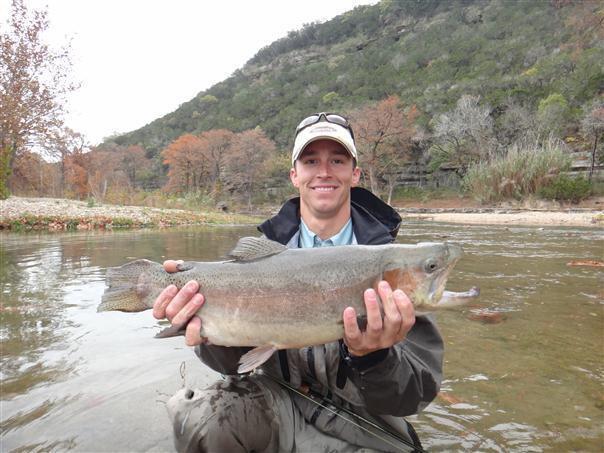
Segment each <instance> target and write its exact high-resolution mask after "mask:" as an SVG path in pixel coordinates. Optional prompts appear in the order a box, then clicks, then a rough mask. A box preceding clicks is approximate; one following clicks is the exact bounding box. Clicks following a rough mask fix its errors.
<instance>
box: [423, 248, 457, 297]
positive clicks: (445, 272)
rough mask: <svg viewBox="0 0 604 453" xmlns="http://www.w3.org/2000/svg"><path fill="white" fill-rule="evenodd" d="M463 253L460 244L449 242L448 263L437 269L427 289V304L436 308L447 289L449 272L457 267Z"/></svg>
mask: <svg viewBox="0 0 604 453" xmlns="http://www.w3.org/2000/svg"><path fill="white" fill-rule="evenodd" d="M462 255H463V250H462V248H461V247H460V246H458V245H455V244H449V243H447V264H446V265H445V266H444V267H443V268H442V269H440V270H439V271H437V275H435V276H434V278H433V279H432V280H431V281H430V286H429V288H428V291H427V297H426V298H427V300H426V301H425V305H426V306H428V307H431V308H434V307H436V306H437V305H438V302H439V301H440V299H441V298H442V295H443V293H444V291H445V285H446V283H447V279H448V278H449V274H450V273H451V271H452V270H453V268H454V267H455V264H456V263H457V262H458V261H459V259H460V258H461V257H462Z"/></svg>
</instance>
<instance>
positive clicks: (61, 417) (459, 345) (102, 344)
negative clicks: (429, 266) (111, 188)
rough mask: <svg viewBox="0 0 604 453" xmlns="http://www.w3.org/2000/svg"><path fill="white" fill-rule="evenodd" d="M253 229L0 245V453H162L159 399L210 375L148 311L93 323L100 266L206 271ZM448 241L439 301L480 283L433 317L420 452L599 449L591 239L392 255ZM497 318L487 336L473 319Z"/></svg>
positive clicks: (102, 316)
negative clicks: (186, 265)
mask: <svg viewBox="0 0 604 453" xmlns="http://www.w3.org/2000/svg"><path fill="white" fill-rule="evenodd" d="M255 234H256V232H255V229H254V228H252V227H203V228H201V227H196V228H184V229H183V228H179V229H167V230H137V231H116V232H86V233H56V234H50V233H40V234H36V233H28V234H15V233H1V234H0V240H1V246H0V290H1V295H2V305H1V307H0V309H1V310H0V316H1V324H0V345H1V359H0V360H1V365H2V367H1V371H0V384H1V402H0V404H1V408H0V409H1V410H0V417H1V419H0V434H1V445H0V450H1V451H2V452H9V451H49V450H54V451H64V450H74V451H171V450H173V447H172V434H171V426H170V425H169V421H168V417H167V413H166V409H165V402H166V401H167V399H168V398H169V396H170V395H171V394H173V393H174V392H175V391H176V390H178V389H179V388H181V387H182V386H183V385H185V383H186V385H187V386H189V387H203V386H205V385H207V384H208V383H210V382H212V381H213V380H215V379H219V378H220V376H219V375H217V374H216V373H214V372H212V371H211V370H209V369H208V368H206V367H205V366H203V365H202V364H201V363H200V362H199V361H198V360H197V359H196V357H195V356H194V354H193V352H192V351H191V350H190V349H189V348H188V347H186V346H185V345H184V342H183V340H182V338H171V339H165V340H156V339H153V338H152V337H153V335H154V334H155V333H156V332H158V331H159V330H160V329H161V328H162V323H160V322H157V321H156V320H154V319H153V317H152V315H151V313H150V312H148V311H147V312H144V313H136V314H126V313H115V312H106V313H97V312H96V306H97V305H98V303H99V301H100V297H101V294H102V292H103V289H104V274H105V270H106V268H107V267H111V266H117V265H120V264H123V263H124V262H126V261H129V260H132V259H135V258H148V259H151V260H154V261H163V260H164V259H167V258H180V259H184V260H216V259H220V258H221V257H223V256H224V255H225V254H226V253H227V252H228V251H229V250H230V248H232V246H233V245H234V244H235V242H236V240H237V238H239V237H241V236H245V235H255ZM434 240H437V241H444V240H447V241H451V242H455V243H458V244H461V245H462V246H463V247H464V250H465V251H466V255H465V256H464V258H463V259H462V260H461V261H460V262H459V263H458V265H457V266H456V268H455V270H454V271H453V273H452V275H451V277H450V279H449V284H448V288H447V289H449V290H453V291H465V290H467V289H469V288H470V287H471V286H474V285H476V286H479V287H480V289H481V296H480V298H479V299H478V301H477V302H476V303H475V304H473V305H472V306H469V307H464V308H462V309H455V310H450V311H444V312H439V313H438V314H437V315H436V316H437V322H438V325H439V327H440V328H441V331H442V334H443V337H444V339H445V344H446V355H445V380H444V382H443V385H442V389H441V390H442V393H441V395H440V396H439V397H438V398H437V399H436V400H435V401H434V402H433V403H432V404H431V405H430V406H428V408H426V410H425V411H424V412H422V413H421V414H420V415H417V416H413V417H410V420H411V421H412V422H413V423H414V425H415V426H416V429H417V431H418V433H419V435H420V437H421V438H422V441H423V443H424V446H425V447H426V448H427V449H429V450H431V451H459V450H468V451H476V450H480V451H544V450H554V451H568V450H583V451H601V450H602V447H603V445H604V278H603V277H604V272H603V270H602V268H593V267H570V266H567V262H569V261H571V260H574V259H597V260H602V259H603V254H604V232H603V231H602V230H601V229H599V230H598V229H590V228H562V227H560V228H553V227H548V228H536V227H520V226H517V227H503V226H476V225H475V226H467V225H450V224H437V223H429V224H426V223H422V222H410V223H405V224H404V225H403V226H402V228H401V232H400V235H399V239H398V241H399V242H401V243H416V242H420V241H434ZM481 310H487V311H488V312H489V313H497V317H496V318H495V319H491V321H497V322H494V323H490V322H486V321H487V320H485V319H481V318H480V316H477V314H478V313H480V312H481Z"/></svg>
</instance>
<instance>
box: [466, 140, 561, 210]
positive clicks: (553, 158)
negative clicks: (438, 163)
mask: <svg viewBox="0 0 604 453" xmlns="http://www.w3.org/2000/svg"><path fill="white" fill-rule="evenodd" d="M570 166H571V158H570V157H569V155H568V153H567V152H566V150H565V149H564V147H563V145H562V144H561V143H559V142H556V141H553V140H550V141H548V142H546V143H544V144H542V145H541V144H533V145H524V146H513V147H512V148H510V149H509V150H508V152H507V153H506V154H505V155H504V156H499V157H496V158H494V159H492V160H490V161H486V162H479V163H477V164H475V165H473V166H471V167H470V168H469V169H468V172H467V173H466V175H465V177H464V180H463V188H464V190H465V191H466V192H467V193H469V194H470V195H472V196H473V197H474V198H475V199H477V200H478V201H480V202H481V203H487V202H497V201H501V200H506V199H516V200H521V199H523V198H527V197H530V196H532V195H535V194H537V193H538V192H539V191H541V190H542V189H543V188H544V187H546V186H548V185H549V184H551V183H552V181H553V180H555V179H556V178H557V176H558V175H559V174H560V173H562V172H565V171H567V170H568V169H569V168H570Z"/></svg>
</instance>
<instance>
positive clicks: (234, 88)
mask: <svg viewBox="0 0 604 453" xmlns="http://www.w3.org/2000/svg"><path fill="white" fill-rule="evenodd" d="M603 18H604V8H603V7H602V3H600V2H597V1H583V0H579V1H572V0H553V1H514V2H512V1H506V0H490V1H486V0H409V1H405V2H402V1H390V0H384V1H382V2H380V3H378V4H376V5H373V6H363V7H357V8H355V9H354V10H352V11H349V12H347V13H345V14H342V15H340V16H337V17H335V18H333V19H331V20H329V21H327V22H324V23H313V24H309V25H307V26H305V27H304V28H302V29H300V30H296V31H292V32H290V33H289V34H288V36H287V37H284V38H282V39H279V40H277V41H275V42H274V43H272V44H271V45H269V46H267V47H265V48H263V49H260V50H259V51H258V53H257V54H256V55H255V56H254V57H253V58H252V59H250V60H249V61H248V62H247V63H246V64H245V65H244V66H243V67H242V68H241V69H239V70H237V71H235V73H234V74H233V75H232V76H231V77H229V78H227V79H226V80H224V81H222V82H220V83H218V84H216V85H214V86H212V87H211V88H209V89H207V90H205V91H202V92H200V93H199V94H198V95H197V96H195V97H194V98H193V99H191V100H190V101H188V102H186V103H184V104H182V105H181V106H180V107H179V108H178V109H177V110H175V111H174V112H171V113H169V114H167V115H165V116H163V117H161V118H158V119H157V120H155V121H153V122H151V123H150V124H148V125H146V126H144V127H142V128H140V129H138V130H135V131H133V132H130V133H127V134H124V135H121V136H118V137H114V138H113V139H112V141H114V142H115V143H116V144H118V145H135V144H136V145H141V146H142V147H144V148H145V149H146V150H147V153H148V155H149V156H157V155H158V153H159V152H160V151H161V150H162V149H163V148H164V147H166V146H167V145H168V144H169V143H170V142H172V141H173V140H175V139H176V138H178V137H180V136H181V135H182V134H184V133H194V134H196V133H200V132H202V131H207V130H211V129H217V128H221V129H229V130H232V131H235V132H238V131H243V130H246V129H251V128H254V127H256V126H260V127H261V128H262V129H263V130H264V131H265V132H266V134H267V136H268V137H269V138H271V139H272V140H274V141H275V142H276V143H277V145H278V146H279V147H281V148H283V149H288V148H289V147H290V146H291V140H292V131H293V130H294V128H295V126H296V123H297V122H298V121H299V119H300V118H302V117H304V116H305V115H307V114H308V113H309V112H314V111H321V110H326V111H341V112H348V111H350V110H353V109H355V108H358V107H360V106H362V105H363V104H365V103H368V102H371V101H377V100H380V99H383V98H385V97H387V96H389V95H393V94H394V95H398V96H399V97H400V98H401V99H402V100H403V102H404V103H405V104H406V105H411V104H415V105H417V107H418V109H419V111H420V112H421V117H420V119H419V122H420V124H423V126H424V127H425V128H426V130H427V131H429V130H430V121H431V120H432V118H434V117H435V116H437V115H438V114H440V113H442V112H446V111H448V110H450V109H451V108H452V107H453V106H454V105H455V103H456V101H457V100H458V99H459V98H460V97H461V96H462V95H466V94H470V95H477V96H480V97H481V100H482V101H483V102H484V103H485V104H488V105H489V106H490V107H491V108H492V111H491V116H492V117H493V119H494V120H495V121H496V123H497V122H499V123H501V122H502V121H504V120H505V114H506V112H507V111H508V110H509V109H510V106H511V105H519V106H522V107H523V108H525V109H527V110H528V111H531V112H534V113H537V111H538V109H539V106H540V103H543V102H544V101H545V100H547V99H548V97H551V96H552V95H559V96H561V98H562V99H563V100H564V102H565V103H566V105H567V106H568V109H567V110H568V112H569V113H568V118H567V120H568V122H569V124H571V126H572V125H575V126H576V127H575V129H576V128H578V124H579V120H580V117H581V113H582V112H583V110H584V108H585V107H586V106H587V105H589V104H590V103H591V102H592V101H593V100H594V99H595V98H597V97H598V96H601V94H602V91H603V87H604V68H603V66H604V40H603V36H604V35H603V32H602V30H603V28H604V27H603V25H602V20H603ZM191 52H192V53H194V52H195V49H191ZM158 89H161V87H158ZM571 129H572V128H571Z"/></svg>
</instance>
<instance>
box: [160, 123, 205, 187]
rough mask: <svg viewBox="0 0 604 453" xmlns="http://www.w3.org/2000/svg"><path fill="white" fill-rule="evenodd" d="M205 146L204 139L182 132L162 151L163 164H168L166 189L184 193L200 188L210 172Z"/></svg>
mask: <svg viewBox="0 0 604 453" xmlns="http://www.w3.org/2000/svg"><path fill="white" fill-rule="evenodd" d="M206 151H207V146H206V143H205V141H204V140H202V139H201V138H199V137H197V136H195V135H191V134H184V135H181V136H180V137H178V138H177V139H176V140H174V141H173V142H172V143H170V145H168V147H167V148H166V149H164V150H163V151H162V156H163V158H164V164H166V165H169V166H170V169H169V170H168V182H167V183H166V186H165V188H166V190H167V191H169V192H176V193H183V192H184V193H186V192H192V191H196V190H199V189H201V188H202V187H203V186H204V185H205V182H206V181H207V179H208V175H209V173H210V169H209V166H210V165H209V159H208V156H207V155H206Z"/></svg>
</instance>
